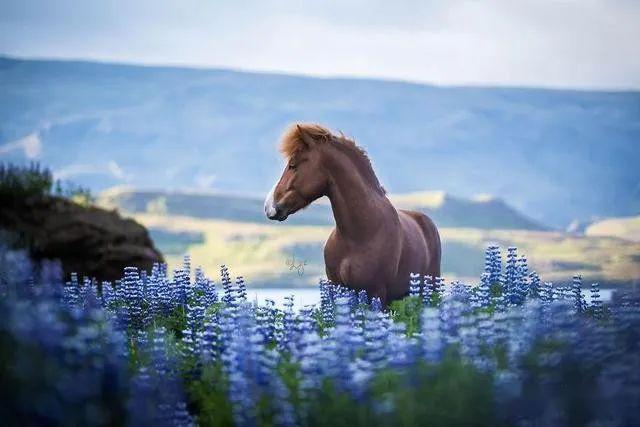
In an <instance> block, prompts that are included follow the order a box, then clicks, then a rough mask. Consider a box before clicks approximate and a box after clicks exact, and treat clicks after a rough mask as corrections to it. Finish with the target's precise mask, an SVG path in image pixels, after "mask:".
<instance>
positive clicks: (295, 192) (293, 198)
mask: <svg viewBox="0 0 640 427" xmlns="http://www.w3.org/2000/svg"><path fill="white" fill-rule="evenodd" d="M330 137H332V135H331V134H330V133H328V132H327V131H326V129H324V128H322V127H320V126H317V125H306V124H305V125H295V126H292V127H291V128H290V129H289V130H288V131H287V132H286V133H285V134H284V136H283V138H282V144H281V147H280V149H281V151H282V153H283V155H284V156H285V159H286V165H285V168H284V172H282V176H281V177H280V179H279V180H278V182H277V183H276V184H275V185H274V186H273V189H271V191H270V192H269V194H268V195H267V199H266V200H265V202H264V212H265V214H266V215H267V218H269V219H272V220H278V221H284V220H285V219H287V217H288V216H289V215H291V214H293V213H295V212H297V211H299V210H300V209H303V208H305V207H307V206H308V205H309V204H311V202H313V201H314V200H316V199H318V198H319V197H321V196H323V195H324V194H325V193H326V190H327V185H328V179H327V174H326V172H325V170H324V168H323V167H322V164H321V157H322V150H321V149H319V144H317V142H319V141H321V140H323V139H326V138H330Z"/></svg>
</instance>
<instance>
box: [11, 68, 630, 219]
mask: <svg viewBox="0 0 640 427" xmlns="http://www.w3.org/2000/svg"><path fill="white" fill-rule="evenodd" d="M293 121H315V122H321V123H323V124H326V125H328V126H330V127H332V128H333V129H337V130H343V131H344V132H345V133H346V134H348V135H350V136H353V137H355V138H356V140H357V141H358V142H359V143H360V144H361V145H363V146H364V147H365V148H366V149H367V150H368V152H369V154H370V156H371V158H372V159H373V162H374V166H375V169H376V172H377V173H378V175H379V177H380V178H381V181H382V183H383V184H384V185H385V187H386V188H387V189H388V190H389V191H390V192H391V193H406V192H411V191H420V190H423V189H443V190H444V191H446V192H447V193H449V194H456V195H460V196H462V197H466V198H470V197H472V196H473V195H474V194H478V193H489V194H494V195H496V196H498V197H499V198H501V199H504V200H508V201H509V202H510V203H511V204H513V206H514V207H515V208H517V209H518V210H520V211H521V212H524V213H526V215H527V216H529V217H531V218H534V219H535V220H537V221H541V222H542V223H545V224H550V225H553V226H556V227H563V228H564V227H565V226H566V225H568V224H569V223H570V222H571V221H572V220H574V219H577V220H590V219H591V218H593V217H612V216H628V215H636V214H638V213H639V212H640V169H639V168H638V167H637V165H638V164H640V144H638V141H640V93H639V92H587V91H573V90H571V91H568V90H546V89H545V90H542V89H519V88H482V87H437V86H429V85H422V84H412V83H404V82H393V81H378V80H365V79H322V78H311V77H299V76H288V75H279V74H267V73H247V72H237V71H230V70H207V69H185V68H171V67H140V66H129V65H118V64H104V63H89V62H71V61H35V60H17V59H12V58H0V160H4V159H7V160H9V161H17V162H24V161H27V160H29V159H30V158H35V159H40V160H41V161H42V162H43V163H44V164H46V165H49V166H51V167H52V168H53V169H54V170H55V171H56V172H57V175H58V177H62V178H69V179H72V180H74V181H76V182H78V183H80V184H83V185H87V186H89V187H91V188H92V189H93V190H94V191H99V190H102V189H105V188H108V187H111V186H114V185H122V184H128V185H131V186H133V187H136V188H158V187H160V188H166V189H180V188H214V189H218V190H221V191H225V192H243V193H265V192H267V191H268V189H269V188H270V187H271V185H272V183H273V181H274V180H275V179H276V178H277V176H278V175H279V173H280V168H281V164H282V163H281V162H282V161H281V159H280V158H279V154H278V153H277V150H276V149H275V143H276V141H277V139H278V137H279V135H280V133H281V132H282V130H283V128H284V127H285V126H286V125H287V124H289V123H291V122H293Z"/></svg>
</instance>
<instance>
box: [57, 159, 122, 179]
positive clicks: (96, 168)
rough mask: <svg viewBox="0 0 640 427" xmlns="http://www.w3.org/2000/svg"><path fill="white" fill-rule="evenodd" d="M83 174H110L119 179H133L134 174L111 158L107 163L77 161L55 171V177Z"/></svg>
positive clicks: (61, 177) (63, 177)
mask: <svg viewBox="0 0 640 427" xmlns="http://www.w3.org/2000/svg"><path fill="white" fill-rule="evenodd" d="M81 175H109V176H112V177H113V178H116V179H117V180H119V181H131V179H132V178H133V176H132V175H131V174H127V173H125V171H124V170H123V169H122V167H120V165H119V164H118V163H116V162H115V161H113V160H110V161H109V162H107V163H101V164H94V163H75V164H72V165H69V166H65V167H63V168H61V169H57V170H55V171H54V172H53V176H54V178H55V179H59V180H68V179H72V178H74V177H76V176H81Z"/></svg>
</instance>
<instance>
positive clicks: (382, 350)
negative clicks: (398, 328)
mask: <svg viewBox="0 0 640 427" xmlns="http://www.w3.org/2000/svg"><path fill="white" fill-rule="evenodd" d="M364 342H365V347H364V349H365V350H364V358H365V359H366V360H367V361H368V362H369V363H370V364H371V367H372V369H374V370H375V369H379V368H382V367H383V366H384V363H385V362H386V359H387V350H386V347H385V344H386V342H387V325H386V322H385V321H384V314H383V313H382V312H381V311H373V310H368V311H367V312H366V319H365V322H364Z"/></svg>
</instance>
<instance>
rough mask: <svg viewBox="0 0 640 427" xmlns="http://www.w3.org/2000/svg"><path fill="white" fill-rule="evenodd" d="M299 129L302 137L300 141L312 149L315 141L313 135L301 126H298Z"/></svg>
mask: <svg viewBox="0 0 640 427" xmlns="http://www.w3.org/2000/svg"><path fill="white" fill-rule="evenodd" d="M296 127H297V128H298V134H299V135H300V139H301V140H302V142H303V143H304V145H306V146H307V148H311V147H312V146H313V144H315V141H314V139H313V137H312V136H311V135H309V134H308V133H307V132H306V131H305V130H304V129H303V128H302V126H300V125H296Z"/></svg>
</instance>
